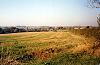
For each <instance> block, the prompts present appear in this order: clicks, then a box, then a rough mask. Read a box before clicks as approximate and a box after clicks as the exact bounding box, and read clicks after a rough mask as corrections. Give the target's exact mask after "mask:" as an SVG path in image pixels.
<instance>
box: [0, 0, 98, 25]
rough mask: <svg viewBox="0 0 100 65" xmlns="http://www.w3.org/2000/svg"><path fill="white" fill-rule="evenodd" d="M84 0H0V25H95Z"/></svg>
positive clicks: (95, 11)
mask: <svg viewBox="0 0 100 65" xmlns="http://www.w3.org/2000/svg"><path fill="white" fill-rule="evenodd" d="M97 13H99V11H97V10H96V9H94V8H88V7H87V1H86V0H0V26H74V25H75V26H81V25H82V26H84V25H91V26H97V22H96V15H97Z"/></svg>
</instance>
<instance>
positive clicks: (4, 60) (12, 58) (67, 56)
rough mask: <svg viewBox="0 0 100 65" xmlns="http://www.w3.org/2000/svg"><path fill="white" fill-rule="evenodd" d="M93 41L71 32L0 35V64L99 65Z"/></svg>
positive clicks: (99, 53) (97, 53) (99, 60)
mask: <svg viewBox="0 0 100 65" xmlns="http://www.w3.org/2000/svg"><path fill="white" fill-rule="evenodd" d="M95 41H96V38H94V37H85V36H82V35H75V34H73V33H71V32H25V33H12V34H0V57H1V59H0V64H1V65H17V64H18V65H98V64H99V63H100V59H99V56H100V51H99V47H96V48H93V47H94V43H95ZM98 45H99V43H98Z"/></svg>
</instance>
